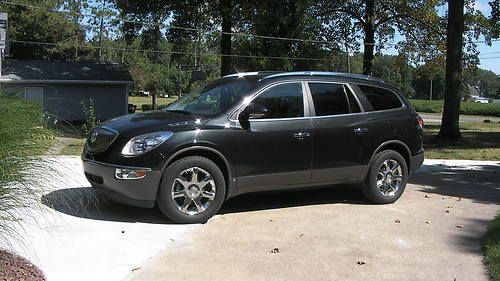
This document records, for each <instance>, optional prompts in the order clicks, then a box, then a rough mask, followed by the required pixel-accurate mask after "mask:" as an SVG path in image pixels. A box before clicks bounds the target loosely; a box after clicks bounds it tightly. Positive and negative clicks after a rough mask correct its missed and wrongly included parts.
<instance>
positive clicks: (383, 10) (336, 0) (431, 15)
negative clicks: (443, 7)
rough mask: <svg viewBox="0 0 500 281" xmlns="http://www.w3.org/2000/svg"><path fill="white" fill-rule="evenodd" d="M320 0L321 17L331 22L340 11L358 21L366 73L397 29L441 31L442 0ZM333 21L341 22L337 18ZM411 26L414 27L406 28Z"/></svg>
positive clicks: (404, 32)
mask: <svg viewBox="0 0 500 281" xmlns="http://www.w3.org/2000/svg"><path fill="white" fill-rule="evenodd" d="M317 3H318V4H317V5H319V7H320V8H318V9H316V10H317V11H318V13H317V15H318V16H319V17H321V18H323V19H324V20H326V21H327V22H332V19H335V18H337V17H338V15H339V14H342V15H345V16H348V20H349V21H352V22H354V23H355V25H356V28H355V29H353V30H352V32H361V33H362V35H363V45H364V46H363V47H364V48H363V49H364V51H363V52H364V54H363V73H364V74H368V75H370V74H372V72H373V60H374V57H375V54H374V53H375V50H376V49H377V45H378V48H379V49H380V48H383V45H384V43H386V42H387V41H388V40H389V39H392V38H394V35H395V34H396V32H399V33H401V34H402V35H404V36H405V37H409V38H411V37H412V36H416V34H418V33H422V32H423V31H424V30H432V31H433V33H435V34H438V35H442V33H441V31H440V30H438V29H437V28H436V25H437V20H438V19H439V17H438V15H437V11H436V9H435V8H436V6H437V5H438V4H439V0H431V1H428V0H414V1H399V0H387V1H375V0H350V1H342V0H333V1H332V0H329V1H328V0H325V1H318V2H317ZM333 22H334V23H336V24H339V22H338V21H333ZM340 24H342V23H340ZM408 26H412V27H413V28H407V27H408ZM377 41H378V44H377Z"/></svg>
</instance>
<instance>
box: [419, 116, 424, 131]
mask: <svg viewBox="0 0 500 281" xmlns="http://www.w3.org/2000/svg"><path fill="white" fill-rule="evenodd" d="M417 120H418V125H419V126H420V129H422V130H423V129H424V120H423V119H422V117H420V116H417Z"/></svg>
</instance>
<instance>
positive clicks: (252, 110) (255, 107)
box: [238, 103, 268, 122]
mask: <svg viewBox="0 0 500 281" xmlns="http://www.w3.org/2000/svg"><path fill="white" fill-rule="evenodd" d="M267 112H268V110H267V107H266V106H265V105H262V104H259V103H250V104H249V105H248V106H247V107H246V108H245V109H244V110H243V111H242V112H241V113H240V115H239V116H238V120H240V122H245V121H248V120H249V119H257V118H262V117H264V116H266V114H267Z"/></svg>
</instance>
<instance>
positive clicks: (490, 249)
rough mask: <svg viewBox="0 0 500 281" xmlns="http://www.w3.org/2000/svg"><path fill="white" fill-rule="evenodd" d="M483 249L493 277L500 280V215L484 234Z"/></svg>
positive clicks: (497, 280) (496, 280)
mask: <svg viewBox="0 0 500 281" xmlns="http://www.w3.org/2000/svg"><path fill="white" fill-rule="evenodd" d="M483 251H484V261H485V263H486V265H487V266H488V268H489V271H490V275H491V278H492V279H493V280H494V281H500V215H498V216H497V217H496V218H495V219H494V220H493V221H492V222H491V223H490V226H489V227H488V232H486V235H485V236H484V243H483Z"/></svg>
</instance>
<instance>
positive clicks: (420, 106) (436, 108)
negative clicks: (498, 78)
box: [410, 100, 500, 117]
mask: <svg viewBox="0 0 500 281" xmlns="http://www.w3.org/2000/svg"><path fill="white" fill-rule="evenodd" d="M410 103H411V104H412V105H413V106H415V109H416V110H417V111H418V112H426V113H441V112H443V101H442V100H432V101H431V100H410ZM460 114H463V115H482V116H496V117H500V103H473V102H462V103H460Z"/></svg>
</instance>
